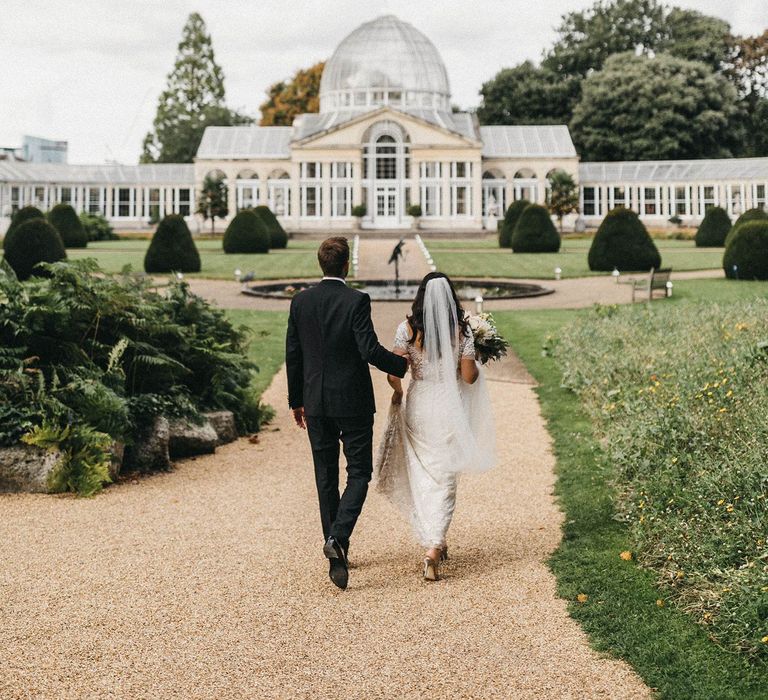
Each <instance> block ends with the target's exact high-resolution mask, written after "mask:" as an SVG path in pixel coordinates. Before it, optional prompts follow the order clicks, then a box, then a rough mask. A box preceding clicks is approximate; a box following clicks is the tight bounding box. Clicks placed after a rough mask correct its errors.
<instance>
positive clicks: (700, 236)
mask: <svg viewBox="0 0 768 700" xmlns="http://www.w3.org/2000/svg"><path fill="white" fill-rule="evenodd" d="M730 230H731V219H730V217H729V216H728V214H727V213H726V211H725V209H723V208H722V207H711V208H710V209H707V213H706V214H705V215H704V219H703V220H702V222H701V225H700V226H699V230H698V231H696V247H697V248H716V247H720V246H724V245H725V237H726V236H727V235H728V231H730Z"/></svg>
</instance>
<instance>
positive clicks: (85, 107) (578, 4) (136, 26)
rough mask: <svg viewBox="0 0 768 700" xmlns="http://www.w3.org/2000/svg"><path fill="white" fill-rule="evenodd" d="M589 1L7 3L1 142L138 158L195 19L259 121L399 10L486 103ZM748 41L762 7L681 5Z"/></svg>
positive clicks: (767, 18)
mask: <svg viewBox="0 0 768 700" xmlns="http://www.w3.org/2000/svg"><path fill="white" fill-rule="evenodd" d="M591 4H592V0H536V2H530V0H506V1H505V0H462V1H461V2H458V1H455V0H419V1H418V2H414V1H413V0H380V1H379V2H361V1H360V0H323V1H320V0H293V1H292V2H286V1H285V0H197V1H196V2H191V1H188V0H130V1H129V2H126V0H1V1H0V66H2V67H3V78H2V83H3V94H2V96H0V146H19V145H21V138H22V135H23V134H31V135H34V136H43V137H46V138H55V139H63V140H67V141H69V160H70V162H71V163H101V162H104V161H105V160H118V161H120V162H123V163H135V162H136V161H137V159H138V156H139V153H140V151H141V142H142V139H143V137H144V134H145V133H146V132H147V130H148V129H149V128H150V126H151V123H152V119H153V117H154V113H155V106H156V101H157V97H158V95H159V94H160V92H161V90H162V89H163V86H164V84H165V77H166V75H167V73H168V72H169V71H170V70H171V68H172V67H173V61H174V56H175V53H176V46H177V44H178V42H179V38H180V36H181V29H182V26H183V25H184V22H185V20H186V17H187V15H188V14H189V13H190V12H192V11H198V12H200V13H201V14H202V16H203V18H204V19H205V21H206V23H207V25H208V30H209V32H210V33H211V35H212V38H213V46H214V50H215V53H216V59H217V61H218V62H219V64H220V65H221V66H222V68H223V70H224V75H225V80H226V91H227V101H228V103H229V105H230V106H232V107H234V108H237V109H241V110H243V111H245V112H247V113H249V114H252V115H254V116H257V117H258V110H259V105H260V104H261V103H262V102H263V101H264V97H265V91H266V89H267V87H268V86H269V85H270V84H271V83H273V82H275V81H277V80H279V79H281V78H284V77H287V76H289V75H291V74H292V73H293V71H294V70H296V69H297V68H302V67H306V66H309V65H311V64H312V63H314V62H316V61H319V60H323V59H326V58H328V57H329V56H330V55H331V53H332V52H333V50H334V48H335V47H336V45H337V44H338V43H339V42H340V41H341V39H343V38H344V37H345V36H346V35H347V34H348V33H349V32H350V31H352V30H353V29H354V28H355V27H357V26H358V25H359V24H361V23H362V22H365V21H367V20H370V19H373V18H374V17H377V16H379V15H382V14H395V15H397V16H398V17H400V18H401V19H404V20H406V21H408V22H411V23H412V24H413V25H414V26H415V27H416V28H417V29H419V30H421V31H422V32H424V33H425V34H426V35H427V36H428V37H429V38H430V39H431V40H432V42H433V43H434V44H435V45H436V46H437V49H438V51H439V52H440V54H441V55H442V57H443V60H444V61H445V63H446V66H447V69H448V76H449V79H450V83H451V90H452V93H453V101H454V102H455V103H456V104H459V105H461V106H462V107H473V106H476V105H477V103H478V100H479V98H478V94H477V93H478V90H479V89H480V86H481V84H482V83H483V81H485V80H487V79H488V78H490V77H491V76H493V75H494V74H495V73H496V72H497V71H498V70H499V69H500V68H502V67H505V66H511V65H514V64H516V63H518V62H520V61H523V60H525V59H528V58H529V59H534V60H538V59H539V58H540V57H541V54H542V51H543V50H544V49H545V48H546V47H548V46H549V45H550V44H551V43H552V40H553V37H554V27H555V26H556V25H557V24H558V23H559V18H560V16H561V15H562V14H563V13H565V12H568V11H570V10H576V9H581V8H584V7H587V6H589V5H591ZM675 4H677V5H681V6H685V7H690V8H694V9H698V10H701V11H703V12H707V13H710V14H713V15H717V16H719V17H722V18H724V19H726V20H728V21H729V22H730V23H731V25H732V27H733V29H734V31H735V32H736V33H739V34H757V33H761V32H762V31H763V30H764V29H765V28H766V27H768V3H766V2H764V1H763V0H740V1H736V0H678V1H677V2H676V3H675Z"/></svg>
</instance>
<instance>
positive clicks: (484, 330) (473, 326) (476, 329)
mask: <svg viewBox="0 0 768 700" xmlns="http://www.w3.org/2000/svg"><path fill="white" fill-rule="evenodd" d="M469 328H470V330H471V331H472V336H473V338H474V341H475V358H476V359H477V361H478V362H480V363H481V364H483V365H484V364H487V363H488V362H490V361H491V360H500V359H501V358H502V357H504V356H505V355H506V354H507V349H508V348H509V343H508V342H507V341H506V340H505V339H504V338H503V337H502V336H501V335H500V334H499V330H498V328H497V327H496V322H495V321H494V320H493V316H492V315H491V314H489V313H483V314H477V315H473V316H470V317H469Z"/></svg>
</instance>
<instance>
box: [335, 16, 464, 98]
mask: <svg viewBox="0 0 768 700" xmlns="http://www.w3.org/2000/svg"><path fill="white" fill-rule="evenodd" d="M450 97H451V91H450V88H449V86H448V73H447V72H446V70H445V64H443V59H442V58H440V54H439V53H438V52H437V49H436V48H435V46H434V44H433V43H432V42H431V41H430V40H429V39H427V37H426V36H424V35H423V34H422V33H421V32H420V31H418V30H417V29H415V28H414V27H413V26H412V25H410V24H408V23H407V22H403V21H402V20H399V19H398V18H397V17H394V16H393V15H385V16H383V17H378V18H377V19H374V20H372V21H371V22H366V23H365V24H362V25H360V26H359V27H358V28H357V29H355V30H354V31H353V32H352V33H351V34H349V35H348V36H347V37H346V38H345V39H344V40H343V41H342V42H341V43H340V44H339V45H338V47H337V48H336V51H334V52H333V56H331V58H330V59H329V60H328V62H327V63H326V64H325V69H324V70H323V77H322V79H321V81H320V111H321V112H337V111H343V110H356V111H360V110H365V109H372V108H375V107H379V106H381V105H385V104H389V105H392V106H393V107H399V108H408V107H412V108H422V109H423V108H433V109H441V110H448V109H450Z"/></svg>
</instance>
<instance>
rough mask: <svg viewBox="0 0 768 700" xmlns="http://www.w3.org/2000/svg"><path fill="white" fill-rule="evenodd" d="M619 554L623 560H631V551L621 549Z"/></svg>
mask: <svg viewBox="0 0 768 700" xmlns="http://www.w3.org/2000/svg"><path fill="white" fill-rule="evenodd" d="M619 556H620V557H621V558H622V559H623V560H624V561H631V560H632V552H630V551H629V550H625V551H623V552H622V553H621V554H619Z"/></svg>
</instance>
